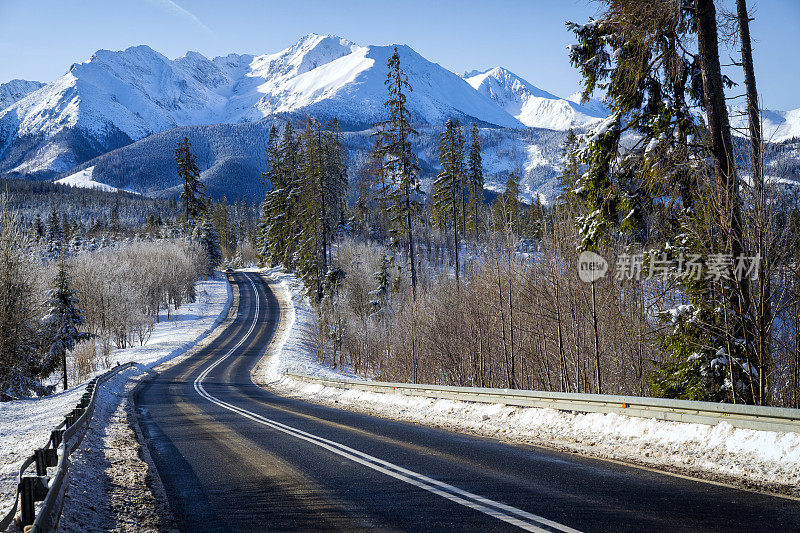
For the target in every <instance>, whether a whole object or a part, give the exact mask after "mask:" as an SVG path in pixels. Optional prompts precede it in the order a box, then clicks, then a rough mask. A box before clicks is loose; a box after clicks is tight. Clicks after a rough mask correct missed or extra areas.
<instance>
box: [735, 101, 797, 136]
mask: <svg viewBox="0 0 800 533" xmlns="http://www.w3.org/2000/svg"><path fill="white" fill-rule="evenodd" d="M728 115H729V116H730V119H731V126H732V127H733V128H734V129H733V133H734V135H741V136H744V135H745V134H746V133H747V130H748V127H749V122H748V119H747V109H746V108H745V107H742V106H737V107H729V108H728ZM761 119H762V123H761V128H762V133H763V135H764V140H765V141H769V142H774V143H778V142H782V141H786V140H788V139H792V138H800V108H798V109H792V110H790V111H773V110H770V109H763V110H762V111H761Z"/></svg>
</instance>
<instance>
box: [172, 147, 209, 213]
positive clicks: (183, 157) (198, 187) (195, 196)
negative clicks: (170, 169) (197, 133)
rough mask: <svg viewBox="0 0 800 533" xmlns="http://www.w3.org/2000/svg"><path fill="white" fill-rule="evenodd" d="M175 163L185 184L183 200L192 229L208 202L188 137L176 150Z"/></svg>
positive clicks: (182, 194) (179, 176)
mask: <svg viewBox="0 0 800 533" xmlns="http://www.w3.org/2000/svg"><path fill="white" fill-rule="evenodd" d="M175 163H176V164H177V170H178V178H180V180H181V181H182V183H183V192H182V193H181V200H183V205H184V212H185V214H186V222H187V224H188V225H189V226H190V227H192V226H193V225H195V224H196V223H197V222H198V221H199V220H200V218H201V217H202V216H203V214H205V211H206V201H205V195H204V193H203V190H204V189H205V186H204V185H203V182H201V181H200V167H198V166H197V158H196V157H195V156H194V154H193V153H192V144H191V143H190V142H189V138H188V137H184V138H183V141H181V142H180V143H178V147H177V148H176V149H175Z"/></svg>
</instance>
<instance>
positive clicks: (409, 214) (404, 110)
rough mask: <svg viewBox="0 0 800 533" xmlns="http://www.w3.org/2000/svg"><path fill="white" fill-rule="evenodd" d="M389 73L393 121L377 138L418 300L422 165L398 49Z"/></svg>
mask: <svg viewBox="0 0 800 533" xmlns="http://www.w3.org/2000/svg"><path fill="white" fill-rule="evenodd" d="M387 66H388V68H389V72H388V74H387V77H386V82H385V84H386V87H387V89H388V92H389V98H388V99H387V100H386V102H385V103H384V107H386V109H387V110H388V111H389V117H390V118H389V119H388V120H385V121H383V122H379V123H378V124H376V126H377V128H378V132H377V135H379V136H380V137H381V143H380V144H379V145H378V146H379V148H380V150H381V152H380V154H379V156H380V159H381V161H382V164H383V168H384V171H385V172H386V173H387V175H388V176H391V179H392V180H393V181H394V186H395V190H394V191H393V194H392V198H391V200H392V204H391V207H390V209H391V220H392V222H393V224H394V225H395V227H396V230H397V233H398V234H405V239H406V241H407V245H408V256H409V262H410V267H411V268H410V272H411V289H412V293H413V294H414V297H415V298H416V290H417V267H416V262H415V258H414V217H415V213H416V212H417V211H418V210H419V203H418V201H417V198H419V197H420V196H421V195H422V192H421V191H420V189H419V171H420V169H419V164H418V163H417V158H416V155H415V154H414V151H413V150H412V147H411V139H412V138H413V137H415V136H416V135H418V132H417V131H415V130H414V129H413V128H412V127H411V112H410V111H409V110H408V107H407V105H406V91H408V92H411V91H412V89H411V84H409V83H408V77H407V76H406V74H405V72H403V69H402V68H401V67H400V53H399V52H398V51H397V47H395V48H394V53H393V54H392V56H391V57H390V58H389V61H388V64H387Z"/></svg>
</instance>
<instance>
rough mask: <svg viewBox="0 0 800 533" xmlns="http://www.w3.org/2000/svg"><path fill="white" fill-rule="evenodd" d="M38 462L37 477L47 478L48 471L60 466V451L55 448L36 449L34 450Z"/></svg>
mask: <svg viewBox="0 0 800 533" xmlns="http://www.w3.org/2000/svg"><path fill="white" fill-rule="evenodd" d="M33 457H34V459H35V460H36V475H37V476H46V475H47V469H48V467H51V466H56V465H57V464H58V450H56V449H55V448H36V449H35V450H33Z"/></svg>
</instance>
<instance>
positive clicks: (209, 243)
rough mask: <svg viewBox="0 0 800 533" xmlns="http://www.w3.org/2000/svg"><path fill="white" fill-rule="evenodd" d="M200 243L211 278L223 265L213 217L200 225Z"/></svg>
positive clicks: (205, 219)
mask: <svg viewBox="0 0 800 533" xmlns="http://www.w3.org/2000/svg"><path fill="white" fill-rule="evenodd" d="M200 242H201V243H202V245H203V250H205V252H206V261H207V262H206V265H207V274H208V275H209V276H210V275H212V274H213V273H214V270H215V269H216V268H217V267H218V266H219V265H220V264H221V263H222V249H221V248H220V245H219V234H218V233H217V228H216V226H214V221H213V220H212V219H211V217H209V216H206V217H204V218H203V220H202V223H201V225H200Z"/></svg>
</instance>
